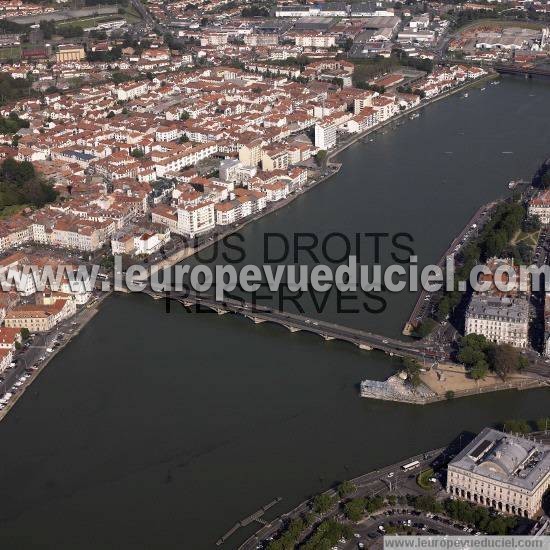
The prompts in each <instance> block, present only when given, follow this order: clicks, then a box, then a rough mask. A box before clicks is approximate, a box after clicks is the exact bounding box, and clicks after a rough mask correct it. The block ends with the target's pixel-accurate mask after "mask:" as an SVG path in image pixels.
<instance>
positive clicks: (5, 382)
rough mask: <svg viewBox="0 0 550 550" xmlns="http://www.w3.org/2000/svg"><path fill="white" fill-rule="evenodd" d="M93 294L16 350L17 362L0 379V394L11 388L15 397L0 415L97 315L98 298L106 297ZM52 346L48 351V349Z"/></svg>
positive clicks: (5, 410)
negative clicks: (19, 384) (74, 309)
mask: <svg viewBox="0 0 550 550" xmlns="http://www.w3.org/2000/svg"><path fill="white" fill-rule="evenodd" d="M105 297H106V295H105V294H104V295H103V296H102V298H101V299H99V300H98V299H96V298H92V299H91V300H90V301H89V302H88V304H86V306H84V307H82V309H80V310H79V311H77V313H76V314H75V315H74V316H73V317H70V318H68V319H65V320H64V321H62V322H61V323H59V324H58V325H57V326H56V327H55V328H53V329H52V330H50V331H48V332H41V333H36V334H34V335H32V336H31V338H30V339H29V340H28V341H27V343H26V345H25V346H24V347H23V348H21V349H20V350H18V351H16V352H15V353H14V360H15V361H16V366H15V367H13V368H8V369H7V370H6V371H4V372H3V373H2V379H1V380H0V395H4V394H5V393H7V392H9V393H12V394H14V397H13V398H12V399H11V400H10V401H9V403H8V405H7V406H6V407H5V408H3V410H2V411H1V412H0V419H1V418H2V417H3V416H4V415H5V414H7V412H8V411H9V408H10V407H11V406H12V405H13V403H14V402H15V401H16V400H17V398H18V396H19V394H20V392H21V391H22V390H23V389H24V388H25V387H26V386H28V385H29V384H30V383H32V381H33V380H34V378H35V377H36V376H38V374H39V373H40V371H41V370H42V369H43V368H44V367H45V366H46V365H47V363H48V362H49V361H50V359H51V358H52V357H54V356H55V355H56V353H58V352H59V351H61V350H62V349H63V347H64V346H65V345H66V344H67V343H68V342H69V340H70V339H71V337H72V336H73V334H75V333H77V332H79V331H80V329H81V328H82V327H83V326H84V325H85V324H86V323H87V322H88V321H89V320H90V319H91V318H92V317H93V316H94V315H95V313H96V311H97V306H98V304H99V302H100V301H101V300H102V299H104V298H105ZM48 348H50V349H53V350H54V351H53V352H50V353H49V352H48V351H47V349H48ZM25 372H27V374H30V375H31V376H30V378H29V379H27V380H26V381H25V383H24V385H23V386H22V387H19V388H18V387H16V386H15V384H16V382H17V381H18V380H19V379H20V378H21V376H23V375H24V374H25Z"/></svg>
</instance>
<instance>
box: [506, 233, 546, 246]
mask: <svg viewBox="0 0 550 550" xmlns="http://www.w3.org/2000/svg"><path fill="white" fill-rule="evenodd" d="M539 234H540V230H538V229H537V230H536V231H532V232H531V233H526V232H524V231H522V230H519V231H518V232H517V233H516V234H515V235H514V236H513V238H512V240H511V241H510V244H512V245H514V246H515V245H516V244H519V243H525V244H526V245H528V246H530V247H531V248H535V246H537V242H538V240H539Z"/></svg>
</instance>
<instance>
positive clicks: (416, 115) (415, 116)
mask: <svg viewBox="0 0 550 550" xmlns="http://www.w3.org/2000/svg"><path fill="white" fill-rule="evenodd" d="M419 116H420V115H419V114H418V113H413V114H412V115H411V116H410V119H411V120H414V119H415V118H418V117H419Z"/></svg>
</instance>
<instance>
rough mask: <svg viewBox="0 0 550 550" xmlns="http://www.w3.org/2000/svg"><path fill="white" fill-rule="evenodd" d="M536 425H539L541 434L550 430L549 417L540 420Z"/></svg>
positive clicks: (538, 428)
mask: <svg viewBox="0 0 550 550" xmlns="http://www.w3.org/2000/svg"><path fill="white" fill-rule="evenodd" d="M536 425H537V430H538V431H539V432H543V431H546V430H548V429H549V428H550V418H549V417H544V418H539V419H538V420H537V422H536Z"/></svg>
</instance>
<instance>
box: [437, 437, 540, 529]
mask: <svg viewBox="0 0 550 550" xmlns="http://www.w3.org/2000/svg"><path fill="white" fill-rule="evenodd" d="M548 487H550V446H549V445H546V444H543V443H539V442H537V441H533V440H530V439H526V438H524V437H519V436H515V435H510V434H507V433H503V432H499V431H497V430H493V429H491V428H484V429H483V430H482V431H481V433H480V434H479V435H478V436H477V437H476V438H475V439H474V440H473V441H472V442H471V443H470V444H469V445H468V446H467V447H466V448H465V449H463V450H462V451H461V452H459V453H458V455H457V456H456V457H455V458H454V459H453V460H452V461H451V462H450V463H449V466H448V468H447V492H448V493H450V494H451V495H452V497H453V498H459V499H462V500H467V501H469V502H472V503H474V504H478V505H482V506H486V507H488V508H492V509H494V510H497V511H498V512H501V513H504V514H510V515H517V516H522V517H526V518H532V517H534V516H535V515H536V514H537V513H538V512H539V510H540V509H541V504H542V497H543V495H544V493H545V491H546V490H547V489H548Z"/></svg>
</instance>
